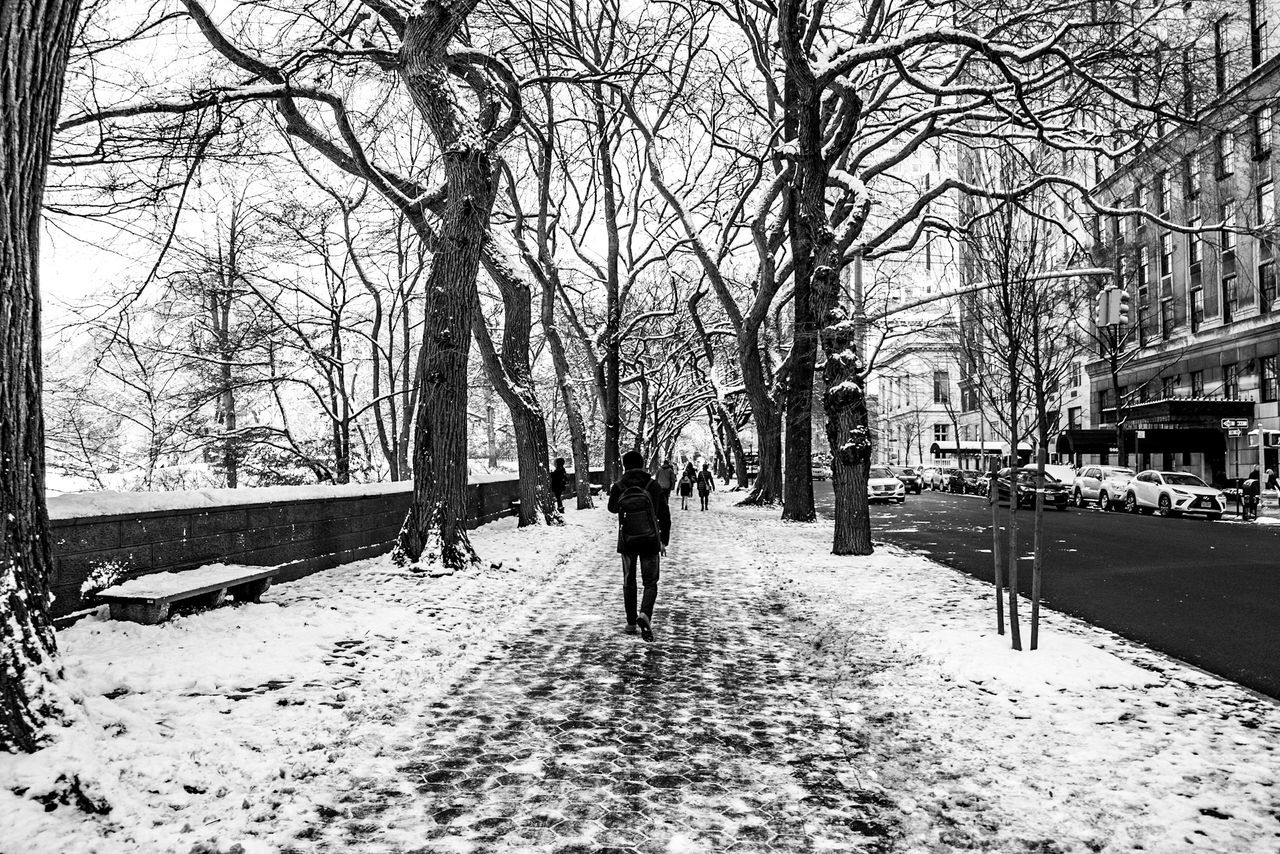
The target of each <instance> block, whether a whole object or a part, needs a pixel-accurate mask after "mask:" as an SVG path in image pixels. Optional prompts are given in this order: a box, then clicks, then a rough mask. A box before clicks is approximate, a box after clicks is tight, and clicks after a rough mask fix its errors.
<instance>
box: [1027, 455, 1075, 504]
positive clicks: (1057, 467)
mask: <svg viewBox="0 0 1280 854" xmlns="http://www.w3.org/2000/svg"><path fill="white" fill-rule="evenodd" d="M1022 468H1023V470H1024V471H1031V472H1033V471H1035V470H1036V464H1035V463H1028V464H1027V465H1025V466H1023V467H1022ZM1044 470H1045V473H1046V474H1051V475H1053V477H1054V479H1055V480H1057V481H1058V483H1060V484H1062V485H1063V486H1064V487H1066V490H1067V495H1068V496H1070V495H1071V490H1072V489H1073V488H1074V487H1075V485H1076V469H1075V466H1067V465H1062V464H1060V463H1045V466H1044Z"/></svg>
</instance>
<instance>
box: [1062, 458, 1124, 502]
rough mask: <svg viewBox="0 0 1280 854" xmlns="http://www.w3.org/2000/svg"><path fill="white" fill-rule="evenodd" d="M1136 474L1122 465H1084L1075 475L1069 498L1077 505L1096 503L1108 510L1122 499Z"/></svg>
mask: <svg viewBox="0 0 1280 854" xmlns="http://www.w3.org/2000/svg"><path fill="white" fill-rule="evenodd" d="M1134 474H1136V472H1134V470H1133V469H1130V468H1125V467H1124V466H1085V467H1084V468H1082V469H1080V473H1079V474H1078V475H1076V483H1075V486H1074V487H1072V490H1071V500H1072V503H1074V504H1075V505H1076V506H1077V507H1083V506H1085V505H1086V504H1095V503H1096V504H1097V505H1098V509H1099V510H1110V509H1111V508H1112V507H1117V506H1119V505H1120V503H1121V502H1122V501H1124V493H1125V490H1126V489H1127V488H1128V484H1129V481H1131V480H1133V476H1134Z"/></svg>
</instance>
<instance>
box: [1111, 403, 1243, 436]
mask: <svg viewBox="0 0 1280 854" xmlns="http://www.w3.org/2000/svg"><path fill="white" fill-rule="evenodd" d="M1125 416H1126V417H1127V418H1129V419H1130V420H1132V421H1144V422H1147V423H1152V422H1158V423H1159V422H1162V423H1165V424H1169V425H1170V426H1171V427H1173V426H1174V425H1175V424H1180V425H1181V426H1182V427H1185V428H1196V427H1204V428H1209V427H1211V426H1214V424H1215V422H1216V421H1218V420H1219V419H1222V418H1250V417H1252V416H1253V401H1252V400H1226V399H1225V398H1220V397H1165V398H1161V399H1160V400H1143V401H1135V402H1133V403H1129V404H1126V405H1125ZM1115 418H1116V409H1115V407H1114V406H1108V407H1106V408H1104V409H1103V410H1102V421H1103V422H1104V423H1105V422H1114V421H1115ZM1086 432H1087V431H1086Z"/></svg>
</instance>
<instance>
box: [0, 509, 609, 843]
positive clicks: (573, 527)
mask: <svg viewBox="0 0 1280 854" xmlns="http://www.w3.org/2000/svg"><path fill="white" fill-rule="evenodd" d="M607 525H608V520H607V518H606V514H603V513H581V514H578V513H570V514H569V516H568V524H567V525H566V526H565V527H563V528H537V529H525V530H520V529H517V528H516V527H515V522H514V520H503V521H500V522H496V523H494V524H491V525H487V526H485V527H483V528H481V529H480V530H478V531H475V532H473V533H472V541H473V543H475V545H476V548H477V550H478V551H479V553H480V554H481V556H482V558H484V564H483V566H482V567H481V568H480V569H478V570H476V571H474V572H463V573H457V574H454V575H446V576H439V577H436V576H434V575H428V574H427V573H415V572H413V571H411V570H406V569H400V568H397V567H395V566H394V565H392V564H391V563H390V561H389V560H388V559H386V558H377V559H372V560H365V561H360V562H357V563H353V564H348V565H345V566H341V567H337V568H335V569H332V570H328V571H325V572H320V573H316V574H314V575H310V576H308V577H306V578H303V579H301V580H299V581H295V582H292V583H287V584H280V585H277V586H275V587H273V588H272V589H271V591H269V592H268V593H267V594H266V596H264V598H263V601H262V603H261V604H258V605H244V606H239V607H224V608H219V609H215V610H212V611H207V612H204V613H199V614H194V615H191V616H185V617H177V618H175V619H173V620H171V621H169V622H168V623H165V624H162V625H158V626H143V625H138V624H134V623H124V622H112V621H109V620H106V619H105V618H104V617H102V616H95V617H91V618H88V619H86V620H82V621H81V622H79V623H77V624H76V625H74V626H72V627H70V628H68V629H65V630H63V631H62V632H60V633H59V637H58V640H59V645H60V648H61V651H62V660H63V664H64V667H65V669H66V674H67V679H66V683H65V684H66V688H67V690H68V692H69V693H70V694H71V695H72V696H73V697H74V698H76V699H77V700H78V701H79V702H78V705H77V715H76V719H75V721H74V724H73V725H72V726H70V727H68V728H66V729H64V730H62V731H60V733H59V734H58V737H57V739H56V741H55V743H54V744H53V745H51V746H50V747H48V748H46V749H44V750H42V751H40V752H39V753H37V754H35V755H33V756H10V755H3V756H0V850H2V851H6V852H10V851H13V849H9V848H7V846H8V845H9V844H12V843H13V842H14V841H15V840H20V841H21V844H20V847H19V848H18V849H17V850H20V851H21V852H23V854H42V852H50V854H52V853H53V852H58V854H61V853H62V852H118V851H125V850H131V851H145V852H162V851H177V852H183V854H186V852H189V851H191V850H192V849H193V847H194V846H197V845H205V846H208V847H207V849H206V850H209V851H221V850H230V849H231V848H232V846H234V845H237V844H238V845H240V846H241V847H242V850H243V851H244V852H245V854H254V852H267V851H275V850H277V849H278V847H279V846H280V845H282V844H284V843H286V842H287V841H290V840H293V839H294V836H295V834H297V833H298V832H299V831H301V830H303V829H304V828H306V827H308V826H309V825H313V824H314V821H315V808H316V805H317V804H324V803H326V802H328V801H332V800H336V799H337V795H338V792H337V789H338V788H339V787H340V786H341V785H342V783H343V781H344V780H346V779H349V778H350V776H351V775H352V774H367V775H370V776H376V775H377V773H378V769H379V768H390V767H391V766H392V765H394V763H395V761H396V757H395V756H387V755H383V750H384V749H385V747H386V746H387V745H391V744H396V743H403V742H404V741H405V740H406V739H407V738H408V736H409V735H410V734H412V733H413V731H414V729H415V728H417V727H420V726H421V722H422V720H424V719H425V720H430V713H429V709H428V706H429V704H430V703H431V702H432V701H433V700H435V699H436V698H438V697H439V696H440V695H441V694H442V693H443V692H445V691H446V690H447V689H448V688H449V686H450V685H451V684H452V683H453V682H454V681H456V679H457V678H459V677H460V675H461V674H462V673H463V672H464V671H465V670H466V668H468V667H469V666H470V665H471V664H472V663H474V662H475V661H477V660H479V659H480V658H481V657H483V656H484V655H485V654H486V653H487V651H489V650H490V649H492V648H493V646H494V645H495V644H497V643H499V642H500V641H501V640H502V638H503V637H504V636H505V635H506V634H507V632H508V631H509V630H511V629H512V628H516V627H519V626H520V625H521V624H522V623H523V622H524V621H525V620H526V619H527V617H528V609H529V608H531V607H534V606H535V605H536V603H537V602H538V601H540V600H541V599H542V598H544V597H545V596H546V595H548V588H549V587H551V586H552V582H553V581H554V579H555V576H556V574H557V573H556V570H557V568H558V567H560V566H562V565H563V562H564V561H566V560H569V559H571V557H572V555H573V554H575V553H576V551H577V550H578V549H580V548H581V547H583V546H584V545H587V544H591V543H594V542H595V541H596V540H598V539H599V538H600V537H601V536H602V533H603V531H604V528H602V526H607ZM72 776H78V777H79V778H80V779H81V780H84V781H86V783H87V784H88V785H89V786H90V787H91V788H92V790H93V792H94V793H97V794H101V795H102V796H104V797H105V798H106V799H107V801H108V802H109V803H110V804H111V806H112V810H111V812H110V813H109V814H108V815H106V816H101V817H97V816H90V815H86V814H85V813H82V812H80V811H78V810H76V809H74V808H68V807H58V808H57V809H55V810H53V811H51V812H46V811H45V807H44V805H43V804H42V803H41V802H40V801H39V800H38V798H39V797H40V796H41V795H42V794H44V793H46V792H50V791H53V790H55V789H56V788H57V786H58V780H59V778H65V779H70V778H71V777H72ZM15 791H20V792H23V793H24V795H25V796H21V797H20V796H17V795H15V794H14V792H15Z"/></svg>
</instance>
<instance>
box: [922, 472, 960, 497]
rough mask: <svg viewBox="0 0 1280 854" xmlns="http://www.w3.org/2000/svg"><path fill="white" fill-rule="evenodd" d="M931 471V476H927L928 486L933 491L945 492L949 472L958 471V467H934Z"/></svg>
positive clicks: (949, 475) (948, 480)
mask: <svg viewBox="0 0 1280 854" xmlns="http://www.w3.org/2000/svg"><path fill="white" fill-rule="evenodd" d="M933 471H934V474H933V476H932V477H930V478H929V488H930V489H932V490H934V491H939V490H941V491H943V492H945V491H946V489H947V484H948V483H949V482H950V480H951V473H952V472H955V471H959V469H954V468H948V469H934V470H933Z"/></svg>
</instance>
